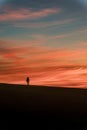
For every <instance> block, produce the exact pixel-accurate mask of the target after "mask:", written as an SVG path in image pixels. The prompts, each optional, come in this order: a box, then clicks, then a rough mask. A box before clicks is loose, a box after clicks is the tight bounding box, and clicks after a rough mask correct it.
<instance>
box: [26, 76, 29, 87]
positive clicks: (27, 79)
mask: <svg viewBox="0 0 87 130" xmlns="http://www.w3.org/2000/svg"><path fill="white" fill-rule="evenodd" d="M26 82H27V85H29V82H30V79H29V77H27V78H26Z"/></svg>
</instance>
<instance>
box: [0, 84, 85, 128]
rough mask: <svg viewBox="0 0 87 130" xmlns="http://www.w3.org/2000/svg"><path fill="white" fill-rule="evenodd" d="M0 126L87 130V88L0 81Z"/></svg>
mask: <svg viewBox="0 0 87 130" xmlns="http://www.w3.org/2000/svg"><path fill="white" fill-rule="evenodd" d="M0 127H1V128H3V129H4V128H5V129H7V128H8V127H9V128H11V129H17V128H18V129H31V130H32V129H47V130H51V129H52V130H55V129H58V130H61V129H64V130H87V90H86V89H73V88H59V87H58V88H55V87H45V86H28V87H27V86H25V85H12V84H0Z"/></svg>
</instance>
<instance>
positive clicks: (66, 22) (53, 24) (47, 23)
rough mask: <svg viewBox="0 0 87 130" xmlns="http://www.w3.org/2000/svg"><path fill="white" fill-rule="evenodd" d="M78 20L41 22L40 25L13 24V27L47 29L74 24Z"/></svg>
mask: <svg viewBox="0 0 87 130" xmlns="http://www.w3.org/2000/svg"><path fill="white" fill-rule="evenodd" d="M75 20H76V19H65V20H59V21H53V22H52V21H50V22H39V23H13V24H12V25H13V26H15V27H19V28H45V27H52V26H56V25H62V24H69V23H72V22H74V21H75Z"/></svg>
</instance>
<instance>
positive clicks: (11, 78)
mask: <svg viewBox="0 0 87 130" xmlns="http://www.w3.org/2000/svg"><path fill="white" fill-rule="evenodd" d="M2 49H3V50H4V51H0V82H8V83H23V84H25V78H26V76H27V75H29V76H30V79H31V84H39V85H40V84H42V85H54V86H68V87H86V86H87V82H86V81H87V67H86V66H87V61H86V55H87V51H86V50H85V49H76V50H70V49H65V50H64V49H48V48H42V47H40V46H37V47H29V46H25V47H24V46H20V47H17V46H16V47H12V48H6V47H5V46H4V47H3V48H1V50H2Z"/></svg>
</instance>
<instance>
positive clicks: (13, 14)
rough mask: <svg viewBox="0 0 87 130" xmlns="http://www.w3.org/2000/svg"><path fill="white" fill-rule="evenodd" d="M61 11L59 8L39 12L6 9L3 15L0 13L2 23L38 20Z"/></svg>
mask: <svg viewBox="0 0 87 130" xmlns="http://www.w3.org/2000/svg"><path fill="white" fill-rule="evenodd" d="M59 12H60V9H57V8H47V9H41V10H38V11H33V10H32V9H17V10H12V9H5V10H3V13H0V21H16V20H24V19H36V18H41V17H46V16H48V15H52V14H56V13H59Z"/></svg>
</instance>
